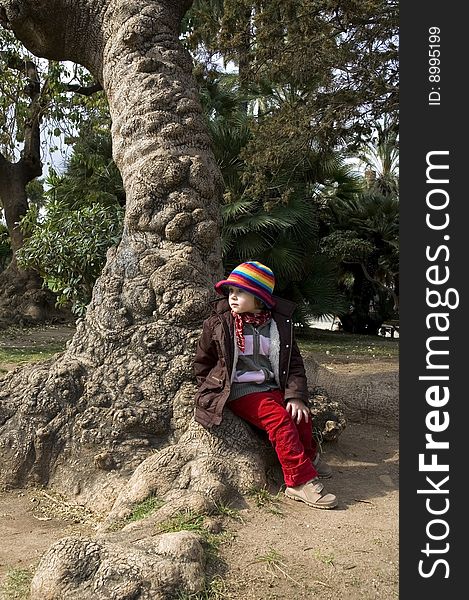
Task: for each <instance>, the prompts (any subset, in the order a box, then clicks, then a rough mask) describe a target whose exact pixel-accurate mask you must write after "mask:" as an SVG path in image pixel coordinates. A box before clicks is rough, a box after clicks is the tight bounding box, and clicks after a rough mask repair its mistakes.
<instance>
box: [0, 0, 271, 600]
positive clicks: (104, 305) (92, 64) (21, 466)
mask: <svg viewBox="0 0 469 600" xmlns="http://www.w3.org/2000/svg"><path fill="white" fill-rule="evenodd" d="M190 3H191V2H190V0H171V1H170V0H73V1H72V0H42V1H41V2H38V1H37V0H0V21H1V22H2V23H3V24H4V25H6V26H8V27H11V28H12V29H13V31H14V32H15V34H16V35H17V37H18V38H19V39H20V40H21V41H22V42H23V43H24V44H25V45H26V47H28V48H29V50H31V51H32V52H33V53H35V54H37V55H38V56H43V57H45V58H50V59H58V60H71V61H74V62H78V63H81V64H82V65H84V66H85V67H87V68H88V69H89V70H90V71H91V72H92V73H93V74H94V75H95V77H96V78H97V80H99V82H100V83H101V84H102V86H103V89H104V90H105V92H106V95H107V98H108V101H109V106H110V111H111V116H112V139H113V152H114V160H115V162H116V164H117V166H118V168H119V169H120V172H121V174H122V178H123V182H124V186H125V190H126V198H127V204H126V215H125V224H124V231H123V236H122V241H121V242H120V244H119V246H118V247H117V248H113V249H111V250H110V251H109V252H108V259H107V263H106V266H105V268H104V270H103V273H102V275H101V276H100V278H99V280H98V281H97V283H96V285H95V288H94V291H93V297H92V300H91V303H90V305H89V307H88V310H87V313H86V316H85V318H84V319H83V320H82V321H81V322H79V324H78V326H77V332H76V334H75V336H74V337H73V339H72V340H71V341H70V343H69V345H68V347H67V349H66V351H65V352H64V353H63V354H62V355H60V356H59V357H57V358H56V359H55V360H52V361H49V362H48V363H42V364H40V365H38V366H35V367H30V368H27V369H23V370H20V371H15V372H13V373H12V374H10V375H8V376H7V377H6V378H5V379H3V380H2V381H1V391H0V452H1V454H0V461H1V467H2V468H1V475H0V480H1V482H2V484H3V485H6V486H23V485H27V484H29V483H33V484H41V485H49V486H53V487H54V488H55V489H56V490H58V491H60V492H62V493H64V494H65V495H66V496H68V497H73V498H74V499H75V500H76V501H77V502H81V503H84V504H86V505H87V506H88V507H90V508H92V509H95V510H100V511H105V512H107V513H109V516H108V519H107V520H106V522H105V525H110V524H112V523H113V522H115V521H116V520H121V519H123V518H124V517H126V516H127V515H128V514H129V512H130V511H131V509H132V507H133V506H134V505H135V504H136V503H138V502H139V501H141V500H143V499H145V498H146V497H147V496H149V495H150V494H154V495H156V496H158V497H159V498H161V499H162V500H163V501H164V505H163V507H162V508H161V509H160V510H159V511H158V512H157V513H156V515H155V516H154V518H155V519H161V518H165V517H167V516H169V515H171V514H173V513H174V512H177V511H178V510H180V509H181V507H184V508H187V507H191V508H192V509H193V510H194V511H199V512H207V511H209V510H210V509H211V507H213V506H214V504H215V503H216V502H217V501H219V500H221V499H224V500H226V499H227V498H232V497H233V495H234V494H237V493H243V492H246V491H247V490H248V489H250V488H252V487H253V486H262V485H263V484H264V483H265V482H266V468H267V464H266V463H267V462H268V460H269V459H271V458H272V453H271V452H270V453H269V451H268V446H267V445H265V444H262V443H260V442H259V440H258V439H257V438H256V437H255V436H254V434H253V432H252V431H251V429H250V428H249V427H248V426H247V425H246V424H244V423H241V422H240V421H239V420H238V419H237V418H235V417H234V416H231V417H229V416H228V417H227V419H226V420H225V421H224V423H223V424H222V426H221V427H220V428H217V429H216V431H214V432H213V433H209V432H206V431H205V430H203V429H202V428H201V427H200V426H199V425H197V424H196V423H195V422H194V421H193V419H192V414H193V396H194V393H195V384H194V379H193V372H192V360H193V354H194V350H195V343H196V340H197V338H198V335H199V332H200V326H201V323H202V320H203V318H205V317H206V316H207V315H208V313H209V302H210V300H211V299H212V296H213V294H214V292H213V283H214V282H215V281H216V280H218V279H220V278H221V276H222V262H221V252H220V243H219V208H218V202H219V197H220V193H221V178H220V174H219V172H218V169H217V167H216V163H215V161H214V158H213V155H212V152H211V149H210V141H209V138H208V134H207V132H206V128H205V125H204V118H203V115H202V112H201V108H200V105H199V101H198V95H197V90H196V87H195V83H194V81H193V79H192V73H191V71H192V64H191V60H190V57H189V56H188V55H187V54H186V52H185V51H184V50H183V49H182V47H181V45H180V43H179V39H178V34H179V24H180V20H181V18H182V15H183V14H184V12H185V11H186V10H187V8H188V7H189V5H190ZM266 457H267V459H266ZM142 527H143V528H144V525H142ZM125 535H127V534H126V531H125V530H124V531H123V532H121V533H120V534H116V533H111V532H108V533H105V532H102V533H101V538H100V539H99V540H97V541H95V542H91V541H77V540H73V539H70V540H64V541H62V542H60V543H59V544H57V545H56V546H54V547H53V548H52V549H51V550H50V551H49V552H48V553H47V554H46V555H45V557H44V559H43V561H42V562H41V565H40V568H39V570H38V572H37V573H36V576H35V578H34V580H33V586H32V594H33V598H41V599H46V598H51V599H52V598H80V600H86V599H87V598H96V594H97V593H98V592H97V591H98V590H99V594H100V595H99V597H102V598H105V597H112V598H115V599H116V600H117V599H121V598H122V599H123V598H137V597H138V598H174V597H176V595H177V593H178V592H177V589H178V586H179V588H181V587H182V589H184V588H185V589H186V590H189V591H197V590H200V589H201V585H202V583H203V582H202V583H201V581H202V580H201V578H200V568H201V566H200V565H201V561H202V559H201V558H200V556H199V553H198V550H197V546H196V544H195V543H194V542H193V540H192V539H191V540H189V541H188V540H187V539H186V538H184V539H183V540H182V541H181V539H179V538H177V539H176V538H175V539H174V540H173V541H171V543H170V542H168V543H170V545H171V544H172V548H173V554H172V555H171V556H173V555H174V559H173V561H172V562H171V564H172V568H173V570H174V573H173V574H172V576H170V575H168V573H167V571H166V570H165V569H167V568H168V566H167V564H166V563H164V560H163V559H160V558H158V556H160V554H164V552H165V551H164V549H161V548H160V546H164V542H159V541H158V540H157V541H154V540H153V541H152V540H150V541H146V542H141V541H140V542H132V540H129V539H128V538H125ZM142 535H143V534H141V533H140V534H139V535H138V536H137V538H139V539H141V538H142ZM176 537H177V535H176ZM183 537H184V536H183ZM132 543H133V550H131V549H129V544H132ZM122 544H126V548H127V550H126V553H127V554H128V556H127V558H125V559H124V558H123V554H122ZM139 544H140V546H139ZM142 544H143V546H144V548H143V547H142ZM178 544H180V549H181V551H180V556H179V557H178V559H176V556H177V554H178V553H177V551H174V548H176V547H178ZM184 548H186V550H184ZM170 554H171V553H170ZM188 554H189V555H190V556H191V557H195V558H191V559H190V560H191V561H192V560H193V561H194V565H195V566H194V568H193V569H192V570H191V569H189V568H187V569H186V567H187V560H188V559H187V555H188ZM72 555H73V569H71V568H69V567H68V565H69V562H70V560H71V557H72ZM145 556H146V557H147V558H146V560H147V561H148V560H150V557H151V561H152V562H151V568H148V565H147V566H145ZM178 560H179V563H178ZM119 561H120V562H119ZM124 563H125V564H124ZM130 563H131V564H132V568H131V569H130V567H129V564H130ZM163 563H164V564H163ZM178 565H179V566H178ZM184 565H186V567H184ZM183 567H184V568H183ZM129 569H130V570H129ZM184 569H185V570H184ZM182 571H184V573H185V575H184V576H181V575H180V573H181V572H182ZM171 577H172V579H171ZM190 577H192V579H190V582H189V579H188V578H190ZM168 578H169V579H171V583H168V581H169V579H168ZM129 586H130V587H129Z"/></svg>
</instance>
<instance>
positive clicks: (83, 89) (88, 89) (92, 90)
mask: <svg viewBox="0 0 469 600" xmlns="http://www.w3.org/2000/svg"><path fill="white" fill-rule="evenodd" d="M64 88H65V91H66V92H74V93H75V94H80V95H82V96H92V95H93V94H96V92H100V91H101V90H102V89H103V86H102V85H101V84H100V83H94V84H93V85H89V86H84V85H78V84H72V83H67V84H64Z"/></svg>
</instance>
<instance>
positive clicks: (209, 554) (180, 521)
mask: <svg viewBox="0 0 469 600" xmlns="http://www.w3.org/2000/svg"><path fill="white" fill-rule="evenodd" d="M222 510H223V509H222ZM230 510H231V509H230ZM228 512H229V511H228ZM176 531H192V532H194V533H197V534H198V535H200V537H201V538H202V545H203V548H204V551H205V555H206V558H207V564H206V575H205V587H204V589H203V590H202V591H200V592H197V593H193V594H190V593H188V592H182V591H181V592H180V593H179V594H178V596H177V600H223V599H224V598H225V597H226V591H225V582H224V580H223V578H222V576H221V575H220V574H219V572H217V571H219V568H220V566H222V567H223V566H225V565H224V564H223V562H222V561H220V557H219V548H220V545H221V544H222V543H223V542H226V541H227V540H228V539H230V537H231V536H230V534H227V533H226V532H220V533H211V532H210V531H208V529H206V528H205V517H204V516H203V515H197V514H195V513H194V512H193V511H191V510H190V509H187V510H185V511H182V512H180V513H178V514H176V515H174V516H173V517H171V518H170V519H168V520H167V521H165V522H164V523H161V524H160V525H159V527H158V533H173V532H176ZM175 600H176V599H175Z"/></svg>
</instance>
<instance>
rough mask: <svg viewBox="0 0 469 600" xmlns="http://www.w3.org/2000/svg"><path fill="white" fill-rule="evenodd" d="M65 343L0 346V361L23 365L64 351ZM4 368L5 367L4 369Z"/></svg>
mask: <svg viewBox="0 0 469 600" xmlns="http://www.w3.org/2000/svg"><path fill="white" fill-rule="evenodd" d="M64 349H65V344H48V345H47V346H35V347H33V348H0V363H10V364H15V365H22V364H25V363H29V362H36V361H39V360H45V359H47V358H50V357H51V356H54V354H57V353H58V352H63V350H64ZM3 370H4V369H3Z"/></svg>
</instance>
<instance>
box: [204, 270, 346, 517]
mask: <svg viewBox="0 0 469 600" xmlns="http://www.w3.org/2000/svg"><path fill="white" fill-rule="evenodd" d="M274 285H275V278H274V274H273V273H272V271H271V270H270V269H269V268H268V267H266V266H265V265H263V264H261V263H259V262H256V261H249V262H245V263H242V264H241V265H239V266H237V267H236V269H234V270H233V271H232V272H231V273H230V275H229V277H228V279H224V280H222V281H219V282H218V283H217V284H216V285H215V290H216V291H217V292H218V293H219V294H221V295H223V296H225V298H222V299H220V300H219V301H218V302H217V304H216V306H215V310H214V313H213V314H212V316H211V317H209V318H208V319H207V320H206V321H204V324H203V330H202V335H201V337H200V340H199V343H198V346H197V353H196V357H195V361H194V369H195V374H196V377H197V383H198V386H199V389H198V391H197V394H196V399H195V401H196V409H195V419H196V421H198V422H199V423H201V424H202V425H204V426H205V427H207V428H210V427H212V426H213V425H218V424H220V423H221V420H222V414H223V410H224V409H225V406H226V407H227V408H229V409H230V410H232V411H233V412H234V413H235V414H236V415H238V416H240V417H241V418H242V419H244V420H246V421H248V422H249V423H251V424H252V425H255V426H256V427H258V428H259V429H263V430H264V431H266V432H267V435H268V437H269V440H270V442H271V443H272V445H273V447H274V449H275V452H276V453H277V456H278V459H279V461H280V464H281V466H282V471H283V476H284V479H285V484H286V486H287V487H286V490H285V494H286V495H287V496H288V497H289V498H292V499H293V500H299V501H301V502H305V503H306V504H308V505H309V506H313V507H314V508H326V509H328V508H334V507H335V506H337V498H336V497H335V496H334V495H333V494H327V493H326V492H325V490H324V486H323V484H322V483H321V482H320V481H319V477H321V478H329V477H331V475H332V471H331V469H330V467H329V466H328V465H327V464H326V463H324V461H321V460H320V458H319V454H318V452H317V446H316V443H315V442H314V439H313V435H312V423H311V419H310V414H309V409H308V407H307V405H306V404H305V401H306V400H307V398H308V389H307V381H306V375H305V369H304V365H303V359H302V358H301V355H300V352H299V349H298V346H297V344H296V342H295V339H294V336H293V322H292V314H293V311H294V309H295V304H294V303H293V302H290V301H288V300H284V299H282V298H278V297H274V296H272V292H273V289H274Z"/></svg>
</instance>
